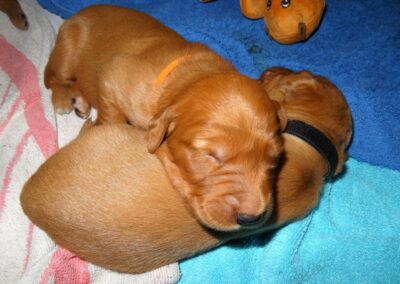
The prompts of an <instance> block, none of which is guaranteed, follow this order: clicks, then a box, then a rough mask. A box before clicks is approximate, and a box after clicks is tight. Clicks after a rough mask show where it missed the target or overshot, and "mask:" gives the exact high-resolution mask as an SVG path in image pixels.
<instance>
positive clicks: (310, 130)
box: [284, 120, 339, 177]
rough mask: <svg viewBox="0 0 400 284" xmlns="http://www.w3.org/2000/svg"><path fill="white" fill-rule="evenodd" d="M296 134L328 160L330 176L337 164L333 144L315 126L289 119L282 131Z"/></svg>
mask: <svg viewBox="0 0 400 284" xmlns="http://www.w3.org/2000/svg"><path fill="white" fill-rule="evenodd" d="M284 132H285V133H289V134H292V135H294V136H297V137H299V138H301V139H303V140H304V141H306V142H307V143H308V144H310V145H311V146H313V147H314V148H315V149H316V150H317V151H318V152H319V153H320V154H321V155H322V157H323V158H324V159H325V160H326V161H327V162H328V173H327V177H332V176H333V174H334V173H335V170H336V167H337V165H338V161H339V157H338V153H337V151H336V148H335V146H333V144H332V142H331V141H330V140H329V139H328V137H326V136H325V134H323V133H322V132H321V131H319V130H318V129H316V128H315V127H313V126H311V125H309V124H307V123H305V122H302V121H299V120H289V121H288V123H287V126H286V129H285V131H284Z"/></svg>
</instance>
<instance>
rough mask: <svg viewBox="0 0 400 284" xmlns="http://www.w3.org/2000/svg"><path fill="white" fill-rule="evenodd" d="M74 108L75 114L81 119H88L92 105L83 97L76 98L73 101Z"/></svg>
mask: <svg viewBox="0 0 400 284" xmlns="http://www.w3.org/2000/svg"><path fill="white" fill-rule="evenodd" d="M72 106H73V108H74V110H75V113H76V115H77V116H79V117H80V118H83V119H86V118H88V117H89V114H90V109H91V108H90V105H89V103H88V102H87V101H86V100H85V99H84V98H83V97H81V96H78V97H75V98H73V99H72Z"/></svg>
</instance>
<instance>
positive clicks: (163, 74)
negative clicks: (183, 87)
mask: <svg viewBox="0 0 400 284" xmlns="http://www.w3.org/2000/svg"><path fill="white" fill-rule="evenodd" d="M191 57H192V56H191V55H188V54H186V55H182V56H181V57H178V58H176V59H174V60H172V61H171V62H170V63H169V64H168V65H167V66H166V67H165V68H164V69H163V70H162V71H161V72H160V74H158V76H157V79H156V80H155V81H154V85H155V86H156V87H158V86H160V85H161V84H162V82H163V81H164V80H165V78H167V76H168V75H169V74H171V72H172V71H174V69H175V68H176V67H177V66H178V65H179V64H180V63H182V62H184V61H186V60H188V59H190V58H191Z"/></svg>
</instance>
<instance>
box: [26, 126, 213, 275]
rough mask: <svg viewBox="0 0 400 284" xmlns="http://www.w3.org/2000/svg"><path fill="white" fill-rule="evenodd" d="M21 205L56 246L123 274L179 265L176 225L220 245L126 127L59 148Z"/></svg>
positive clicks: (139, 136) (101, 130) (138, 135)
mask: <svg viewBox="0 0 400 284" xmlns="http://www.w3.org/2000/svg"><path fill="white" fill-rule="evenodd" d="M21 204H22V207H23V210H24V212H25V214H26V215H27V216H28V217H29V218H30V219H31V220H32V222H33V223H35V224H36V225H37V226H39V227H40V228H41V229H43V230H44V231H45V232H46V233H48V234H49V236H50V237H51V238H52V239H53V240H54V241H55V242H56V243H57V244H59V245H61V246H63V247H65V248H67V249H69V250H71V251H72V252H74V253H76V254H78V255H79V256H80V257H82V258H84V259H86V260H88V261H91V262H93V263H95V264H98V265H102V266H105V267H108V268H111V269H115V270H119V271H126V272H143V271H146V270H149V269H152V268H154V267H157V266H161V265H165V264H168V263H170V262H172V261H173V260H176V259H177V257H179V258H181V257H182V253H183V252H182V251H179V250H176V247H175V248H171V247H169V246H168V244H171V243H175V242H176V241H179V234H181V232H180V229H179V228H178V227H177V226H176V225H177V224H179V225H180V226H183V227H185V228H189V229H190V228H191V229H193V232H190V233H191V234H192V233H193V234H198V235H204V236H206V237H207V238H209V239H212V242H213V243H215V242H216V240H213V238H212V237H211V236H209V235H208V234H207V233H206V231H205V230H204V229H203V227H201V226H199V225H198V224H197V221H196V220H195V219H194V218H192V216H191V214H190V213H189V211H188V210H186V207H185V203H184V202H183V201H182V199H181V198H180V196H179V195H178V194H177V192H176V191H175V190H174V189H173V188H172V187H171V186H170V184H169V181H168V179H167V177H166V175H165V173H164V170H163V168H162V165H161V164H160V162H159V161H158V159H157V158H156V157H155V156H153V155H150V154H148V152H147V148H146V144H145V138H144V134H143V133H142V132H140V131H138V130H136V129H134V128H133V127H131V126H128V125H118V126H117V125H114V126H108V125H104V126H98V127H94V128H93V129H90V130H89V131H87V132H86V133H83V134H82V135H80V136H79V137H78V139H76V140H75V141H73V142H72V143H70V144H69V145H67V146H66V147H65V148H63V149H61V150H60V151H59V152H58V153H56V154H55V155H54V156H53V157H51V158H50V159H49V160H48V161H46V162H45V163H44V164H43V165H42V166H41V167H40V168H39V169H38V171H37V172H36V173H35V174H34V175H33V176H32V177H31V179H30V180H28V182H27V183H26V184H25V186H24V189H23V192H22V195H21ZM168 224H171V225H170V226H169V225H168ZM189 239H190V238H189ZM184 243H185V240H183V242H182V243H180V246H181V247H182V248H183V247H185V244H184ZM187 245H189V244H187ZM202 245H204V244H202ZM160 248H163V249H164V250H160ZM194 251H196V250H194ZM147 256H148V258H147ZM157 256H159V258H158V257H157ZM138 259H140V263H138V262H137V261H134V260H138Z"/></svg>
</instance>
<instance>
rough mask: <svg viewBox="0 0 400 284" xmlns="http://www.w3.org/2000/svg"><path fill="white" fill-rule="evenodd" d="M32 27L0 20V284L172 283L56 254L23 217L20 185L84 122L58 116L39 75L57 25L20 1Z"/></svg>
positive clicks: (174, 271)
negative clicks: (116, 270) (18, 25)
mask: <svg viewBox="0 0 400 284" xmlns="http://www.w3.org/2000/svg"><path fill="white" fill-rule="evenodd" d="M21 4H22V7H23V9H24V11H25V13H26V14H27V16H28V19H29V23H30V27H29V30H28V31H26V32H22V31H19V30H17V29H16V28H15V27H14V26H12V25H11V23H10V22H9V19H8V17H7V16H6V15H5V14H3V13H0V283H1V284H7V283H29V284H31V283H58V284H63V283H71V284H72V283H74V284H75V283H82V284H83V283H85V284H86V283H175V282H177V281H178V279H179V277H180V273H179V268H178V264H176V263H175V264H172V265H169V266H165V267H162V268H159V269H157V270H154V271H151V272H148V273H144V274H140V275H132V274H122V273H116V272H112V271H109V270H106V269H102V268H100V267H97V266H94V265H92V264H90V263H87V262H85V261H83V260H81V259H80V258H78V257H76V256H74V255H73V254H72V253H70V252H69V251H67V250H65V249H62V248H60V247H58V246H56V245H55V244H54V243H53V242H52V241H51V239H49V238H48V237H47V235H46V234H45V233H44V232H43V231H41V230H40V229H39V228H37V227H35V226H34V225H32V223H31V222H30V221H29V219H28V218H27V217H26V216H25V215H24V213H23V212H22V209H21V207H20V203H19V195H20V192H21V189H22V186H23V185H24V183H25V181H26V180H27V179H28V178H29V177H30V176H31V175H32V174H33V173H34V172H35V171H36V169H37V168H38V167H39V166H40V165H41V164H42V163H43V162H44V161H45V160H46V159H47V158H48V157H50V156H51V155H52V154H54V153H55V152H56V151H57V149H58V147H61V146H63V145H65V144H66V143H67V142H68V141H70V140H71V139H73V138H74V137H75V136H76V134H77V133H78V131H79V129H80V126H81V124H82V120H80V119H78V118H77V117H76V116H75V115H74V114H71V115H66V116H56V115H55V114H54V112H53V108H52V106H51V101H50V93H49V91H48V90H46V89H45V88H44V85H43V70H44V66H45V64H46V62H47V58H48V55H49V53H50V51H51V48H52V46H53V44H54V40H55V37H56V31H57V29H58V26H59V25H60V23H61V22H62V20H61V19H60V18H58V17H56V16H54V15H51V14H50V13H48V12H46V11H45V10H43V9H42V8H41V7H40V6H39V5H38V4H37V3H36V1H34V0H31V1H29V0H25V1H22V3H21Z"/></svg>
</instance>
